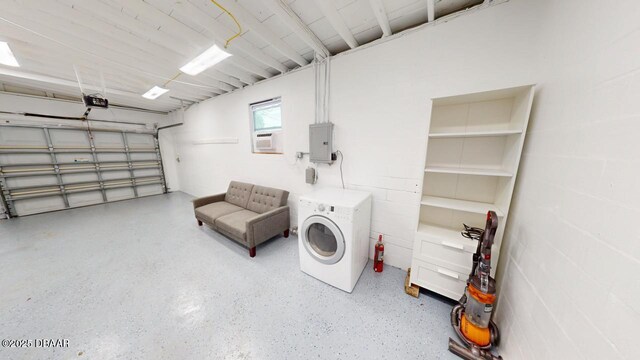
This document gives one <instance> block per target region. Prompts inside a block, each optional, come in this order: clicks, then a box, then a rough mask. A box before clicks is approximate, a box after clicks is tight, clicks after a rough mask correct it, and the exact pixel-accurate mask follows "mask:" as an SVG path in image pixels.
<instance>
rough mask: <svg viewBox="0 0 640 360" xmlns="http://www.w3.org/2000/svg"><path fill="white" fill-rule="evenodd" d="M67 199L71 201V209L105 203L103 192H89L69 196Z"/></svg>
mask: <svg viewBox="0 0 640 360" xmlns="http://www.w3.org/2000/svg"><path fill="white" fill-rule="evenodd" d="M67 198H68V199H69V206H71V207H79V206H86V205H94V204H100V203H102V202H103V199H102V192H101V191H87V192H79V193H75V194H68V195H67Z"/></svg>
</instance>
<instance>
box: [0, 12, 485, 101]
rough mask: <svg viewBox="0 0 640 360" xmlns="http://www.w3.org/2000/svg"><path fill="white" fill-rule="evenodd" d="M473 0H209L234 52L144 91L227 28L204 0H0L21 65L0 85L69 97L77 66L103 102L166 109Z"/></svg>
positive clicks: (1, 34)
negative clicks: (154, 91) (157, 89)
mask: <svg viewBox="0 0 640 360" xmlns="http://www.w3.org/2000/svg"><path fill="white" fill-rule="evenodd" d="M482 2H483V0H237V1H233V0H218V3H220V4H221V5H222V6H224V7H226V8H227V9H228V10H229V11H230V12H231V13H232V14H233V15H234V16H235V17H236V18H237V19H238V21H239V23H240V24H241V26H242V35H241V36H240V37H238V38H236V39H235V40H233V41H232V42H231V43H230V44H229V46H228V48H227V51H229V52H231V53H232V54H233V55H234V56H232V57H230V58H228V59H227V60H225V61H223V62H222V63H220V64H218V65H216V66H214V67H213V68H211V69H209V70H207V71H205V72H203V73H201V74H199V75H197V76H189V75H186V74H181V75H179V76H178V77H177V78H176V79H175V80H173V81H170V82H169V84H168V85H167V86H166V87H168V88H169V89H171V91H170V92H168V93H167V94H165V95H163V96H162V97H160V98H158V99H156V100H153V101H152V100H147V99H144V98H142V97H141V94H143V93H144V92H146V91H147V90H148V89H150V88H151V87H153V86H154V85H159V86H162V85H163V84H164V83H166V82H167V81H169V80H170V79H172V78H173V77H174V76H175V75H177V74H179V71H178V68H180V67H181V66H182V65H184V64H185V63H187V62H188V61H189V60H191V59H192V58H194V57H195V56H197V55H198V54H199V53H201V52H202V51H204V50H205V49H207V48H209V47H210V46H211V45H213V44H217V45H219V46H224V43H225V40H226V39H228V38H229V37H231V36H232V35H234V34H235V32H236V31H237V26H236V25H235V23H234V22H233V20H232V19H231V18H230V16H228V15H227V14H225V13H224V12H223V11H222V10H221V9H220V8H218V7H217V6H216V5H214V4H213V3H212V2H211V1H210V0H108V1H101V0H46V1H42V0H0V9H2V11H1V12H0V41H6V42H8V43H9V45H10V47H11V48H12V50H13V52H14V55H15V56H16V58H17V59H18V62H19V63H20V65H21V66H20V67H19V68H12V67H8V66H4V65H0V91H9V92H19V93H29V94H33V95H42V96H50V97H61V98H70V97H71V98H79V95H80V89H79V87H78V81H77V80H76V79H77V78H76V71H77V73H78V75H79V77H80V79H81V82H82V84H83V86H85V87H86V89H85V92H87V93H91V92H99V91H101V89H102V88H103V84H104V88H106V96H107V98H108V99H109V100H110V102H111V103H112V104H119V105H124V106H133V107H140V108H145V109H152V110H161V111H168V110H172V109H176V108H178V107H180V106H181V101H180V100H179V99H182V100H183V101H186V102H184V103H185V104H188V103H190V102H197V101H202V100H205V99H207V98H210V97H214V96H217V95H219V94H223V93H226V92H230V91H233V90H235V89H237V88H240V87H243V86H246V85H249V84H253V83H255V82H258V81H260V80H262V79H265V78H269V77H271V76H274V75H277V74H280V73H283V72H287V71H289V70H292V69H294V68H297V67H300V66H303V65H306V64H307V63H309V62H311V61H312V60H313V58H314V52H324V51H328V52H329V53H330V54H332V55H335V54H337V53H340V52H343V51H345V50H348V49H350V48H353V47H357V46H360V45H363V44H366V43H368V42H371V41H373V40H376V39H379V38H380V37H382V36H388V35H389V34H393V33H397V32H399V31H402V30H405V29H407V28H411V27H415V26H417V25H420V24H423V23H425V22H427V21H433V19H435V18H438V17H440V16H444V15H447V14H450V13H452V12H455V11H458V10H460V9H464V8H466V7H469V6H473V5H477V4H479V3H482ZM487 2H488V1H487ZM288 13H289V14H293V17H292V16H291V15H288ZM383 29H387V31H386V33H384V32H383ZM74 67H75V69H76V70H74Z"/></svg>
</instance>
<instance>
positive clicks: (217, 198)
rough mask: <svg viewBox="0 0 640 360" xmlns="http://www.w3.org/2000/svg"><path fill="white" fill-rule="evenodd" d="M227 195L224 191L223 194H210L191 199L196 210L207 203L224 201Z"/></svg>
mask: <svg viewBox="0 0 640 360" xmlns="http://www.w3.org/2000/svg"><path fill="white" fill-rule="evenodd" d="M225 195H226V193H222V194H216V195H209V196H205V197H201V198H197V199H193V200H191V202H193V209H194V210H195V209H197V208H199V207H201V206H205V205H207V204H211V203H215V202H220V201H224V197H225Z"/></svg>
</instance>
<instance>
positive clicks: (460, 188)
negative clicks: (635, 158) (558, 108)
mask: <svg viewBox="0 0 640 360" xmlns="http://www.w3.org/2000/svg"><path fill="white" fill-rule="evenodd" d="M533 94H534V86H533V85H527V86H520V87H516V88H509V89H500V90H493V91H486V92H481V93H473V94H466V95H459V96H451V97H445V98H437V99H433V107H432V113H431V125H430V127H429V136H428V140H427V152H426V157H425V167H424V180H423V186H422V200H421V201H420V220H419V223H418V224H417V227H416V235H415V240H414V247H413V258H412V265H411V269H412V270H411V279H410V281H411V283H412V284H415V285H418V286H420V287H423V288H426V289H429V290H431V291H434V292H436V293H439V294H442V295H444V296H447V297H449V298H452V299H455V300H457V299H458V298H460V296H462V293H463V291H464V287H465V284H466V280H467V277H468V276H469V272H470V271H471V265H472V254H473V253H474V252H475V250H476V246H477V243H476V242H475V241H472V240H469V239H466V238H464V237H462V235H460V232H461V231H462V229H463V225H462V224H463V223H464V224H467V225H470V226H477V227H481V228H484V223H485V219H486V213H487V211H489V210H493V211H495V212H496V213H497V214H498V217H499V226H498V231H497V234H496V239H495V245H494V247H493V258H492V265H493V268H492V273H493V274H494V275H495V271H496V267H497V265H498V260H499V256H500V247H501V245H502V236H503V234H504V227H505V224H506V222H507V217H508V214H509V207H510V204H511V196H512V193H513V187H514V184H515V181H516V176H517V173H518V165H519V163H520V156H521V153H522V147H523V144H524V138H525V135H526V130H527V124H528V122H529V114H530V112H531V104H532V101H533Z"/></svg>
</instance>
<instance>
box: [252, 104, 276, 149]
mask: <svg viewBox="0 0 640 360" xmlns="http://www.w3.org/2000/svg"><path fill="white" fill-rule="evenodd" d="M281 105H282V101H281V99H280V98H279V97H278V98H273V99H269V100H265V101H260V102H257V103H253V104H249V113H250V115H249V116H250V117H251V138H252V142H251V144H252V151H253V153H254V154H282V151H283V141H282V106H281Z"/></svg>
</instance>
